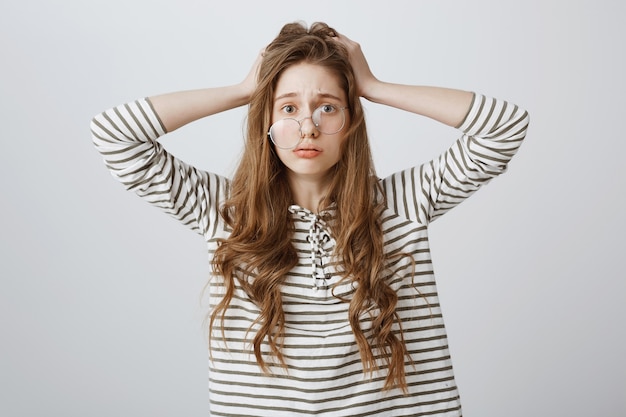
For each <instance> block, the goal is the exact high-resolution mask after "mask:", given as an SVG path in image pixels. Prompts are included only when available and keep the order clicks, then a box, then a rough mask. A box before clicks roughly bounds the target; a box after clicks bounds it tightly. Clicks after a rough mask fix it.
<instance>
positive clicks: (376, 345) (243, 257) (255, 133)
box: [209, 23, 408, 389]
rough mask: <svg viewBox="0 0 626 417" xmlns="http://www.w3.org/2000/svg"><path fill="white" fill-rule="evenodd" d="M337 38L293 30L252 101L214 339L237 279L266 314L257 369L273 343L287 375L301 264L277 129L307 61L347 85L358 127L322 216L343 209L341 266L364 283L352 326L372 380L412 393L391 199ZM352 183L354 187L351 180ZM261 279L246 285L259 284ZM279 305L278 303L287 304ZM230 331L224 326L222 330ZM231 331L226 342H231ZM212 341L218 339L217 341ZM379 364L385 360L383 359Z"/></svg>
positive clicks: (223, 250)
mask: <svg viewBox="0 0 626 417" xmlns="http://www.w3.org/2000/svg"><path fill="white" fill-rule="evenodd" d="M334 36H336V32H335V31H334V30H333V29H332V28H330V27H329V26H327V25H326V24H324V23H315V24H313V25H312V26H311V27H310V28H309V29H307V28H306V27H305V26H304V25H302V24H300V23H291V24H287V25H285V26H284V27H283V28H282V30H281V31H280V33H279V35H278V36H277V37H276V39H274V41H272V43H271V44H270V45H268V46H267V48H266V49H265V53H264V58H263V62H262V63H261V66H260V69H259V75H258V85H257V89H256V91H255V92H254V94H253V96H252V97H251V100H250V104H249V110H248V118H247V137H246V143H245V149H244V153H243V155H242V158H241V161H240V164H239V166H238V168H237V171H236V173H235V175H234V178H233V181H232V184H231V189H230V195H229V198H228V200H227V201H226V202H225V204H224V206H223V207H222V209H221V215H222V216H223V218H224V220H225V221H226V223H227V225H228V226H229V227H230V228H231V229H232V233H231V235H230V236H229V237H228V238H227V239H225V240H222V241H221V242H220V244H219V247H218V249H217V250H216V252H215V256H214V258H213V261H212V265H213V269H214V272H215V273H216V274H217V275H220V276H221V277H223V280H224V287H225V295H224V297H223V298H222V299H221V301H220V302H219V303H218V304H217V305H216V306H215V308H214V309H213V311H212V313H211V316H210V321H209V334H211V335H213V327H214V325H215V323H216V320H220V319H221V320H223V318H224V316H225V313H226V310H227V309H228V306H229V304H230V301H231V300H232V297H233V295H234V290H235V280H237V282H238V283H239V285H240V286H241V288H242V289H243V290H244V291H246V293H247V294H249V296H250V297H251V299H252V300H253V301H254V302H255V303H256V304H257V305H258V307H259V309H260V314H259V317H258V319H257V320H256V323H257V324H258V326H259V327H258V331H257V332H256V334H255V335H254V338H253V340H252V346H253V351H254V355H255V357H256V361H257V363H258V364H259V366H260V367H261V369H262V370H263V371H264V372H269V367H268V365H267V362H266V360H265V358H264V357H263V354H262V352H261V345H262V343H263V341H267V344H268V346H269V348H270V354H271V355H273V356H274V357H275V358H276V359H277V360H278V361H279V363H281V364H282V365H283V366H286V364H285V360H284V357H283V355H282V352H281V347H282V343H283V340H284V334H285V323H284V311H283V308H282V303H281V302H279V301H280V300H281V291H280V288H281V284H282V283H283V281H284V278H285V276H286V275H287V274H288V273H289V271H290V270H291V269H292V268H293V267H294V266H295V265H296V264H297V261H298V259H297V253H296V251H295V248H294V247H293V246H292V243H291V237H292V234H293V232H294V230H293V221H292V219H291V215H290V213H289V211H288V207H289V205H290V204H292V197H291V191H290V188H289V185H288V183H287V178H286V174H285V167H284V166H283V164H282V162H281V161H280V160H279V158H278V156H277V155H276V153H275V152H274V149H273V146H272V144H271V142H270V141H269V140H268V139H267V132H268V130H269V126H270V123H271V111H272V107H273V99H274V91H275V87H276V83H277V81H278V79H279V77H280V76H281V74H282V73H283V71H284V70H285V69H287V68H289V67H290V66H292V65H294V64H297V63H301V62H306V63H310V64H315V65H320V66H323V67H325V68H328V69H330V70H331V71H333V72H334V73H336V74H337V76H338V77H339V79H340V83H341V86H342V87H343V89H344V90H345V92H346V96H347V99H348V103H347V105H348V111H349V112H350V121H351V122H350V126H349V127H348V130H347V131H346V133H345V140H344V142H343V145H342V152H341V158H340V160H339V162H338V163H337V164H336V166H335V167H334V174H333V179H332V180H331V183H330V186H329V192H328V193H327V195H326V197H325V199H324V200H322V201H321V202H320V209H324V208H327V207H328V206H329V205H330V204H335V205H336V213H335V219H334V220H333V221H332V222H330V224H331V228H332V233H333V236H334V238H335V241H336V249H335V254H334V255H335V256H336V257H337V258H338V259H339V260H340V261H341V265H342V266H341V268H340V269H341V271H340V272H341V273H342V281H344V280H350V281H352V282H355V283H356V285H354V287H355V292H354V294H353V295H352V297H351V299H350V300H344V301H345V302H349V320H350V325H351V327H352V331H353V333H354V335H355V338H356V342H357V344H358V348H359V352H360V356H361V360H362V362H363V367H364V371H365V372H369V373H371V372H373V371H375V370H378V369H379V368H380V365H381V362H380V361H382V364H384V365H385V366H386V368H387V369H388V375H387V378H386V380H385V388H388V389H390V388H393V387H401V388H402V389H406V380H405V373H404V363H405V358H408V353H407V350H406V347H405V344H404V339H403V336H402V331H400V332H399V333H396V332H395V331H394V326H397V327H399V328H400V330H401V323H400V319H399V316H398V314H397V312H396V304H397V294H396V293H395V291H394V290H393V289H391V288H390V287H389V285H388V284H387V282H386V281H385V279H386V277H388V276H389V273H385V270H386V268H385V265H386V264H388V261H389V259H387V256H386V255H385V253H384V250H383V231H382V225H381V219H380V215H381V213H382V211H383V209H384V204H385V203H384V201H382V197H381V196H382V190H381V189H380V188H379V187H380V185H379V181H378V178H377V177H376V174H375V171H374V168H373V163H372V156H371V151H370V146H369V141H368V137H367V131H366V126H365V118H364V114H363V108H362V107H361V102H360V98H359V95H358V92H357V86H356V80H355V76H354V73H353V70H352V67H351V65H350V62H349V59H348V53H347V51H346V50H345V48H344V47H343V46H342V45H341V44H340V43H338V42H337V41H336V40H334V39H332V38H333V37H334ZM348 178H349V179H350V180H349V181H346V180H345V179H348ZM252 275H254V276H255V278H254V279H253V280H247V279H245V276H252ZM277 301H278V302H277ZM372 308H375V309H376V315H375V316H373V317H372V320H373V322H372V327H371V331H368V333H369V334H370V336H369V337H366V335H365V333H364V332H363V330H362V329H361V325H360V319H361V317H362V316H363V314H364V313H366V312H368V311H371V310H372ZM222 324H223V321H222ZM223 330H224V329H223V325H222V335H223ZM211 337H212V336H211ZM377 358H379V359H378V360H377Z"/></svg>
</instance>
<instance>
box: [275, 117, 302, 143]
mask: <svg viewBox="0 0 626 417" xmlns="http://www.w3.org/2000/svg"><path fill="white" fill-rule="evenodd" d="M270 139H272V142H274V145H276V146H277V147H279V148H281V149H292V148H295V147H296V146H298V142H300V123H298V121H297V120H295V119H282V120H279V121H277V122H276V123H274V124H273V125H272V127H270Z"/></svg>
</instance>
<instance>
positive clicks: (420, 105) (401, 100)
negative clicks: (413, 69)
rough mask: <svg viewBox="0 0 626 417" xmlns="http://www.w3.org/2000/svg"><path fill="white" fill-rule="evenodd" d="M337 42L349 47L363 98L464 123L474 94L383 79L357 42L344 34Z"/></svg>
mask: <svg viewBox="0 0 626 417" xmlns="http://www.w3.org/2000/svg"><path fill="white" fill-rule="evenodd" d="M337 41H338V42H340V43H342V44H343V45H344V46H345V47H346V48H347V49H348V53H349V54H350V61H351V63H352V67H353V69H354V73H355V76H356V80H357V86H358V88H359V94H360V95H361V97H364V98H365V99H367V100H369V101H372V102H375V103H379V104H384V105H387V106H391V107H395V108H398V109H402V110H406V111H409V112H412V113H415V114H419V115H421V116H425V117H429V118H431V119H434V120H437V121H439V122H441V123H444V124H446V125H448V126H452V127H459V125H460V124H461V123H462V122H463V120H464V118H465V116H466V115H467V112H468V111H469V108H470V105H471V103H472V98H473V93H471V92H469V91H462V90H454V89H450V88H440V87H427V86H419V85H401V84H393V83H388V82H383V81H380V80H378V79H377V78H376V77H375V76H374V74H373V73H372V71H371V70H370V67H369V65H368V63H367V60H366V59H365V56H364V54H363V51H362V50H361V46H360V45H359V44H358V43H357V42H355V41H353V40H351V39H349V38H347V37H346V36H344V35H341V34H339V35H338V36H337Z"/></svg>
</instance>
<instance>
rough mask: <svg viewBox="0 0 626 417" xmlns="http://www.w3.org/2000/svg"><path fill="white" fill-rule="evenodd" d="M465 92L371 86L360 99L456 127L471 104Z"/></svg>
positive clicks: (447, 89)
mask: <svg viewBox="0 0 626 417" xmlns="http://www.w3.org/2000/svg"><path fill="white" fill-rule="evenodd" d="M473 96H474V94H473V93H472V92H469V91H463V90H455V89H450V88H441V87H428V86H412V85H401V84H392V83H386V82H382V81H378V80H376V81H374V82H371V83H370V85H369V86H368V88H367V89H366V90H365V91H364V93H363V97H365V98H366V99H367V100H370V101H372V102H375V103H379V104H384V105H387V106H391V107H395V108H398V109H402V110H406V111H409V112H412V113H415V114H419V115H421V116H425V117H429V118H431V119H434V120H437V121H439V122H441V123H444V124H446V125H448V126H452V127H458V126H459V125H460V124H461V123H462V122H463V119H464V118H465V116H466V115H467V112H468V110H469V108H470V105H471V103H472V99H473Z"/></svg>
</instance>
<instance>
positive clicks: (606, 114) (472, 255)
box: [0, 0, 626, 417]
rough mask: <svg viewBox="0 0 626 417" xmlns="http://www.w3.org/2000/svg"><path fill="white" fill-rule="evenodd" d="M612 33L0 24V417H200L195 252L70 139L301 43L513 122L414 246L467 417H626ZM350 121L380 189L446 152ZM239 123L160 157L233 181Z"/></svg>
mask: <svg viewBox="0 0 626 417" xmlns="http://www.w3.org/2000/svg"><path fill="white" fill-rule="evenodd" d="M623 9H624V6H623V3H622V2H620V1H617V0H616V1H608V0H604V1H598V0H594V1H591V0H589V1H546V0H528V1H524V2H510V1H498V0H483V1H465V0H454V1H385V2H379V1H376V2H374V1H371V2H367V1H359V2H356V1H354V2H349V1H339V0H335V1H324V0H320V1H314V2H284V1H268V0H264V1H259V2H252V1H250V2H237V1H223V2H219V3H218V2H209V1H200V0H181V1H176V2H173V1H148V0H144V1H129V0H125V1H121V0H107V1H101V0H95V1H82V0H81V1H79V0H74V1H71V0H66V1H59V2H51V1H43V0H35V1H30V2H29V1H16V0H13V1H3V2H2V4H1V5H0V46H1V48H0V53H1V55H2V58H1V59H2V65H1V66H0V74H1V76H0V106H1V107H0V109H1V112H0V120H1V122H2V147H1V148H0V169H1V170H2V175H0V181H1V183H0V187H1V188H0V189H1V195H2V203H3V204H2V208H3V216H2V217H1V219H0V222H1V223H0V233H1V236H2V240H1V244H2V247H1V251H0V256H1V266H2V269H1V270H0V274H1V282H0V284H1V285H0V335H1V338H2V339H1V343H0V415H2V416H112V415H119V416H182V415H184V416H192V415H206V414H207V410H208V403H207V396H208V395H207V353H206V346H205V341H204V331H203V326H202V318H203V314H204V307H203V305H202V301H201V292H202V288H203V285H204V283H205V280H206V277H207V274H208V270H209V266H208V264H207V259H206V251H205V247H204V244H203V241H202V239H201V238H200V237H198V236H196V235H194V234H193V233H190V232H188V231H187V230H186V229H184V228H183V227H181V226H179V225H178V224H177V223H176V222H174V221H172V220H170V219H169V218H167V217H166V216H164V215H162V214H161V213H160V212H158V211H157V210H155V209H153V208H151V207H148V206H147V205H146V204H145V203H143V202H142V201H140V200H139V199H138V198H136V197H135V196H134V195H132V194H130V193H126V192H124V190H123V188H122V187H121V186H120V185H119V184H118V183H116V182H115V181H114V180H113V179H112V178H111V177H110V175H109V174H108V172H107V171H106V169H105V168H104V166H103V164H102V161H101V159H100V156H99V155H98V154H97V153H96V152H95V150H94V149H93V147H92V145H91V140H90V133H89V130H88V124H89V121H90V119H91V117H92V116H93V115H94V114H96V113H98V112H100V111H101V110H104V109H105V108H108V107H111V106H113V105H116V104H120V103H122V102H125V101H129V100H132V99H135V98H138V97H143V96H149V95H153V94H157V93H162V92H168V91H173V90H179V89H189V88H198V87H204V86H219V85H226V84H231V83H235V82H238V81H239V80H240V79H242V78H243V77H244V76H245V74H246V73H247V71H248V69H249V67H250V65H251V63H252V61H253V60H254V58H255V56H256V54H257V52H258V51H259V50H260V49H261V48H262V47H263V46H264V45H265V44H266V43H267V42H269V41H270V40H271V39H272V38H273V37H274V36H275V35H276V33H277V32H278V30H279V28H280V27H281V26H282V24H284V23H286V22H289V21H293V20H298V19H301V20H305V21H306V22H308V23H311V22H313V21H316V20H322V21H326V22H328V23H330V24H331V25H332V26H334V27H336V28H337V29H338V30H339V31H341V32H343V33H345V34H347V35H348V36H349V37H351V38H353V39H355V40H357V41H358V42H360V43H361V44H362V47H363V49H364V51H365V54H366V56H367V58H368V59H369V62H370V65H371V67H372V69H373V71H374V73H375V74H376V75H377V76H378V77H379V78H381V79H383V80H387V81H392V82H401V83H413V84H429V85H443V86H448V87H457V88H462V89H470V90H475V91H479V92H482V93H485V94H488V95H494V96H497V97H501V98H505V99H508V100H510V101H513V102H515V103H518V104H520V105H522V106H523V107H525V108H527V109H528V110H529V111H530V113H531V119H532V123H531V128H530V131H529V134H528V138H527V141H526V143H525V144H524V146H523V147H522V149H521V150H520V152H519V154H518V155H517V157H516V158H515V159H514V160H513V162H512V164H511V166H510V169H509V172H508V173H507V174H505V175H504V176H502V177H500V178H498V179H496V180H495V181H494V182H492V183H491V184H490V185H489V186H487V187H486V188H485V189H483V190H481V192H479V193H478V194H477V195H475V196H474V197H472V198H471V199H470V200H468V201H467V202H465V203H464V204H463V205H461V206H460V207H458V208H457V209H455V210H453V211H452V212H450V213H449V214H447V215H446V216H444V217H443V218H442V219H440V220H438V221H437V222H435V223H434V224H433V225H432V228H431V236H432V246H433V257H434V262H435V268H436V272H437V276H438V282H439V287H440V291H441V297H442V303H443V308H444V313H445V316H446V319H447V325H448V330H449V334H450V341H451V347H452V353H453V358H454V363H455V367H456V373H457V378H458V383H459V385H460V389H461V395H462V398H463V403H464V409H465V414H466V415H468V416H483V417H485V416H487V417H490V416H493V417H495V416H503V415H506V416H539V415H542V416H543V415H545V416H548V415H549V416H624V415H626V399H625V398H626V396H624V394H625V393H626V389H625V388H626V386H625V385H626V384H625V383H624V380H625V377H626V361H625V360H624V357H623V355H624V352H625V349H626V340H625V338H626V331H625V326H624V324H623V318H624V317H625V314H626V303H625V301H626V300H625V298H626V297H625V295H624V294H625V290H626V285H625V284H624V275H625V274H624V271H623V264H624V256H625V255H624V251H623V250H624V244H623V241H622V238H623V236H624V233H625V232H626V230H625V227H624V223H625V222H624V218H623V203H624V185H625V184H624V182H625V172H624V168H623V163H622V160H623V159H624V151H625V147H626V145H625V143H626V139H624V134H623V132H622V131H623V127H622V124H623V122H624V114H625V110H626V106H625V104H624V103H625V96H626V91H625V90H626V89H625V82H624V78H623V77H624V74H626V66H625V64H624V54H625V52H624V51H625V47H624V39H626V31H625V30H624V25H623V23H624V16H625V13H624V10H623ZM366 106H367V117H368V122H369V126H370V132H371V137H372V141H373V148H374V152H375V155H376V164H377V169H378V173H379V175H387V174H389V173H391V172H393V171H395V170H397V169H399V168H405V167H408V166H411V165H415V164H418V163H421V162H424V161H426V160H428V159H430V158H432V157H434V156H436V155H437V154H438V153H439V152H441V151H443V150H444V149H445V148H446V147H447V146H448V145H449V144H451V143H452V142H453V140H454V139H455V138H456V137H457V132H456V131H454V130H453V129H450V128H446V127H442V126H439V125H437V124H436V123H434V122H431V121H429V120H425V119H422V118H419V117H417V116H414V115H411V114H407V113H403V112H400V111H397V110H391V109H387V108H384V107H382V106H377V105H373V104H371V103H366ZM243 118H244V109H237V110H234V111H230V112H227V113H224V114H221V115H217V116H214V117H212V118H210V119H207V120H204V121H200V122H198V123H195V124H193V125H191V126H188V127H186V128H184V129H182V130H180V131H179V132H176V133H174V134H173V135H171V136H170V137H167V138H165V139H164V143H165V144H166V147H167V148H168V149H170V150H171V151H172V152H174V153H175V154H176V155H178V156H179V157H181V158H183V159H185V160H187V161H189V162H192V163H194V164H196V165H197V166H199V167H202V168H205V169H209V170H212V171H215V172H218V173H220V174H225V175H229V174H231V173H232V171H233V168H234V166H235V164H236V161H237V157H238V155H239V152H240V149H241V132H242V125H243ZM216 144H217V145H218V146H217V147H216Z"/></svg>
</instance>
